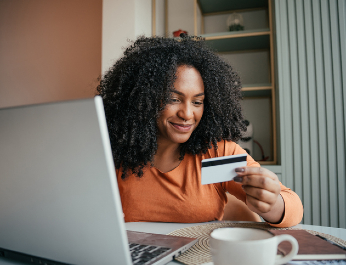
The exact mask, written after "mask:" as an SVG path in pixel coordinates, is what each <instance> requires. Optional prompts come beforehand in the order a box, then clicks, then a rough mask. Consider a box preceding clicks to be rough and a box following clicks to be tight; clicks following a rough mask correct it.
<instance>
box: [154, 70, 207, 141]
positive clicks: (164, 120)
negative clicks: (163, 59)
mask: <svg viewBox="0 0 346 265" xmlns="http://www.w3.org/2000/svg"><path fill="white" fill-rule="evenodd" d="M176 77H177V79H176V80H175V82H174V88H173V91H172V95H171V99H170V102H169V103H168V104H167V105H166V107H165V109H164V110H163V111H162V112H161V114H160V116H159V118H158V120H157V124H158V128H159V135H158V140H159V141H160V142H161V143H162V141H164V142H166V143H179V144H180V143H185V142H186V141H187V140H188V139H189V138H190V136H191V134H192V132H193V131H194V130H195V129H196V128H197V126H198V124H199V122H200V120H201V118H202V115H203V110H204V105H203V100H204V84H203V79H202V77H201V74H200V73H199V72H198V70H197V69H196V68H194V67H192V66H186V65H182V66H179V67H178V69H177V72H176Z"/></svg>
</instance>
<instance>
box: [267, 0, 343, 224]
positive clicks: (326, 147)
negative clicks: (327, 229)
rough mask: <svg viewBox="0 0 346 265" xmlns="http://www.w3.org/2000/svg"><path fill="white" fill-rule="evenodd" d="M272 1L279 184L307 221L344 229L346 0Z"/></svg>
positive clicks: (306, 222) (304, 220) (304, 221)
mask: <svg viewBox="0 0 346 265" xmlns="http://www.w3.org/2000/svg"><path fill="white" fill-rule="evenodd" d="M273 2H274V10H275V12H274V13H275V14H274V15H275V39H276V58H277V65H276V66H277V80H278V83H277V91H278V101H279V105H280V106H279V112H280V113H279V115H278V116H279V117H280V128H279V130H280V136H279V137H280V145H281V152H280V154H281V158H280V162H281V166H282V174H281V181H282V183H283V184H284V185H287V186H288V187H290V188H292V189H293V190H294V191H296V192H297V193H298V195H299V196H300V198H301V199H302V202H303V205H304V219H303V223H304V224H313V225H323V226H332V227H342V228H346V196H345V194H346V180H345V179H346V173H345V164H346V154H345V152H346V151H345V150H346V146H345V136H346V105H345V102H346V1H345V0H275V1H273Z"/></svg>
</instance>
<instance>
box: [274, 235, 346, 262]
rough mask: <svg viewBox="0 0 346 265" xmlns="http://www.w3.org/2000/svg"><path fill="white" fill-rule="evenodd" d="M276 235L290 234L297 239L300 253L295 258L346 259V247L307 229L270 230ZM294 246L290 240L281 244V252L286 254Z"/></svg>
mask: <svg viewBox="0 0 346 265" xmlns="http://www.w3.org/2000/svg"><path fill="white" fill-rule="evenodd" d="M270 231H271V232H272V233H273V234H275V235H283V234H288V235H291V236H293V237H294V238H295V239H297V241H298V244H299V250H298V254H297V255H296V256H295V257H294V258H293V260H337V259H340V260H346V249H343V247H342V246H338V245H337V244H335V243H330V242H328V241H327V240H326V239H322V238H321V237H319V236H316V235H313V234H311V233H309V232H307V231H305V230H300V229H293V230H270ZM291 249H292V247H291V244H290V243H289V242H282V243H280V245H279V248H278V250H279V254H280V255H286V254H287V253H289V252H290V251H291Z"/></svg>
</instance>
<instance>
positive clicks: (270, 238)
mask: <svg viewBox="0 0 346 265" xmlns="http://www.w3.org/2000/svg"><path fill="white" fill-rule="evenodd" d="M282 241H289V242H290V243H291V245H292V250H291V252H290V253H288V254H287V255H286V256H284V257H280V256H277V249H278V245H279V244H280V242H282ZM210 251H211V254H212V257H213V262H214V265H233V264H234V265H254V264H255V265H262V264H263V265H274V264H284V263H287V262H289V261H290V260H291V259H292V258H293V257H294V256H295V255H296V254H297V253H298V242H297V240H296V239H295V238H294V237H293V236H291V235H279V236H275V235H274V234H272V233H270V232H269V231H266V230H263V229H256V228H235V227H234V228H230V227H228V228H219V229H215V230H214V231H213V232H212V233H211V237H210Z"/></svg>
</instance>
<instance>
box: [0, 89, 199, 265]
mask: <svg viewBox="0 0 346 265" xmlns="http://www.w3.org/2000/svg"><path fill="white" fill-rule="evenodd" d="M0 124H1V125H0V213H1V217H0V231H1V233H0V234H1V236H0V256H2V257H5V258H11V259H12V258H16V259H20V260H22V261H24V262H28V263H31V264H45V263H46V264H61V263H63V264H121V265H123V264H125V265H127V264H132V259H131V254H132V256H134V254H136V255H137V250H139V249H147V250H148V248H149V247H148V246H147V245H151V244H152V243H154V246H156V248H154V249H152V248H150V250H149V251H147V252H150V253H153V252H156V253H158V254H159V257H157V258H156V259H155V260H154V261H152V262H148V261H147V260H148V256H150V255H151V254H150V255H149V254H148V253H147V254H146V255H145V259H144V260H141V259H140V258H135V259H134V264H165V263H167V262H169V261H170V260H171V259H172V258H173V257H174V256H175V255H178V254H179V253H181V252H183V251H185V250H186V249H188V248H189V247H190V246H192V245H193V244H194V243H195V242H196V240H195V239H191V238H183V237H173V236H167V235H155V234H146V233H139V232H131V231H126V229H125V223H124V218H123V211H122V207H121V200H120V195H119V191H118V186H117V181H116V175H115V169H114V164H113V158H112V153H111V147H110V142H109V137H108V130H107V124H106V119H105V114H104V109H103V102H102V98H101V97H99V96H96V97H95V98H92V99H83V100H72V101H64V102H55V103H47V104H38V105H31V106H20V107H13V108H6V109H1V110H0ZM136 240H138V241H139V242H134V241H136ZM129 241H131V242H129ZM161 242H163V246H162V247H163V249H161V248H160V246H159V245H160V244H161ZM129 243H130V245H129ZM131 244H139V245H140V246H138V245H131ZM129 246H130V247H129ZM130 248H131V251H130ZM160 249H161V250H160ZM40 262H41V263H40Z"/></svg>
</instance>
